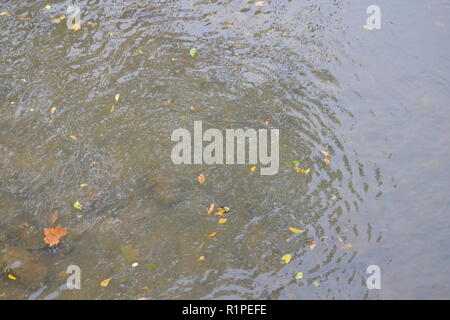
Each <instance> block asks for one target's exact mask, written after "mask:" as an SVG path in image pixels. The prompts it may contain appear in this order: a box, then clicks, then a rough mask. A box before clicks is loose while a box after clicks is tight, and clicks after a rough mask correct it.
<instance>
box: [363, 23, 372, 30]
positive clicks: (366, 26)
mask: <svg viewBox="0 0 450 320" xmlns="http://www.w3.org/2000/svg"><path fill="white" fill-rule="evenodd" d="M362 27H363V28H364V29H366V30H371V29H370V27H369V26H368V25H366V24H365V25H363V26H362Z"/></svg>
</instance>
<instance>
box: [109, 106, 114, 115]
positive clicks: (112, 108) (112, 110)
mask: <svg viewBox="0 0 450 320" xmlns="http://www.w3.org/2000/svg"><path fill="white" fill-rule="evenodd" d="M114 110H116V106H115V105H112V107H111V110H109V112H110V113H111V112H114Z"/></svg>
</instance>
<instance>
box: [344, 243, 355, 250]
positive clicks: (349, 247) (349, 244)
mask: <svg viewBox="0 0 450 320" xmlns="http://www.w3.org/2000/svg"><path fill="white" fill-rule="evenodd" d="M344 248H345V249H351V248H353V246H352V244H351V243H346V244H345V246H344Z"/></svg>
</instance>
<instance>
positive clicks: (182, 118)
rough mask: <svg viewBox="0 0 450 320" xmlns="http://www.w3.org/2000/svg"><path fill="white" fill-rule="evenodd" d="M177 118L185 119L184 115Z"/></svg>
mask: <svg viewBox="0 0 450 320" xmlns="http://www.w3.org/2000/svg"><path fill="white" fill-rule="evenodd" d="M178 119H180V120H184V119H186V117H185V116H179V117H178Z"/></svg>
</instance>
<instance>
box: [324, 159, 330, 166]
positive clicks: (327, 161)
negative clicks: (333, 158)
mask: <svg viewBox="0 0 450 320" xmlns="http://www.w3.org/2000/svg"><path fill="white" fill-rule="evenodd" d="M323 162H324V163H325V165H327V166H329V165H330V159H329V158H325V159H323Z"/></svg>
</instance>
